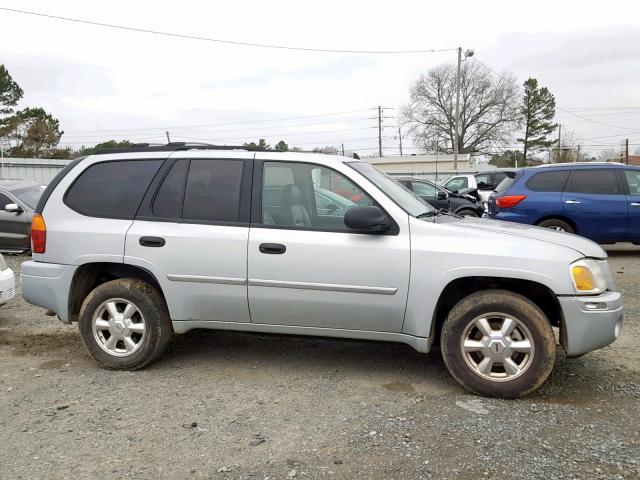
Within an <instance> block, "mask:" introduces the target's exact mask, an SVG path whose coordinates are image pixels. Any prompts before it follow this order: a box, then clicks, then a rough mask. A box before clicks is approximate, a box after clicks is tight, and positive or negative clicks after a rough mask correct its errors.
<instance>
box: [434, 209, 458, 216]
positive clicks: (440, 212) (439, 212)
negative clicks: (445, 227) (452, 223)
mask: <svg viewBox="0 0 640 480" xmlns="http://www.w3.org/2000/svg"><path fill="white" fill-rule="evenodd" d="M436 214H437V215H446V216H447V217H453V218H462V215H458V214H457V213H453V212H450V211H449V210H445V209H444V208H439V209H438V210H437V212H436Z"/></svg>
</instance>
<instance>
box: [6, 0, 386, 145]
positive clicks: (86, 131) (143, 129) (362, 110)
mask: <svg viewBox="0 0 640 480" xmlns="http://www.w3.org/2000/svg"><path fill="white" fill-rule="evenodd" d="M0 8H1V7H0ZM377 109H378V108H377V107H375V108H364V109H360V110H348V111H344V112H333V113H316V114H313V115H298V116H294V117H280V118H268V119H262V120H243V121H239V122H221V123H200V124H192V125H174V126H166V125H165V126H158V127H145V128H123V129H111V130H109V129H103V130H75V131H74V130H72V131H68V132H65V133H68V134H70V133H110V132H142V131H149V130H167V129H171V130H175V129H179V128H200V127H223V126H226V125H246V124H251V123H267V122H281V121H286V120H298V119H301V118H316V117H331V116H334V115H347V114H350V113H361V112H370V111H373V110H377ZM373 118H374V117H371V119H373ZM375 118H377V117H375ZM357 120H368V118H366V119H365V118H362V119H346V120H343V121H344V122H351V121H357ZM336 123H339V122H336ZM256 128H259V127H256Z"/></svg>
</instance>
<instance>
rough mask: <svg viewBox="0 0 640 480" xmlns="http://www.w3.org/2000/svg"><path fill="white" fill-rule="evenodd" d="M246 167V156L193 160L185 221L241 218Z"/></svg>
mask: <svg viewBox="0 0 640 480" xmlns="http://www.w3.org/2000/svg"><path fill="white" fill-rule="evenodd" d="M243 170H244V161H243V160H217V159H216V160H208V159H194V160H191V165H190V167H189V174H188V176H187V185H186V188H185V192H184V206H183V210H182V219H183V221H185V222H188V221H190V220H191V221H195V222H239V221H240V191H241V187H242V173H243Z"/></svg>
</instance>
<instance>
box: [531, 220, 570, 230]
mask: <svg viewBox="0 0 640 480" xmlns="http://www.w3.org/2000/svg"><path fill="white" fill-rule="evenodd" d="M538 226H539V227H544V228H550V229H552V230H557V231H559V232H567V233H575V230H574V228H573V227H572V226H571V225H569V224H568V223H567V222H565V221H564V220H559V219H557V218H551V219H549V220H545V221H543V222H540V223H539V224H538Z"/></svg>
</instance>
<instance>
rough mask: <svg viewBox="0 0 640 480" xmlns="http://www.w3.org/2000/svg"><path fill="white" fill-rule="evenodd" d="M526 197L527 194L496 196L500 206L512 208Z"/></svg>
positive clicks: (497, 203)
mask: <svg viewBox="0 0 640 480" xmlns="http://www.w3.org/2000/svg"><path fill="white" fill-rule="evenodd" d="M525 198H527V196H526V195H507V196H506V197H499V198H496V205H497V206H498V207H500V208H511V207H515V206H516V205H517V204H519V203H520V202H521V201H522V200H524V199H525Z"/></svg>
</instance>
